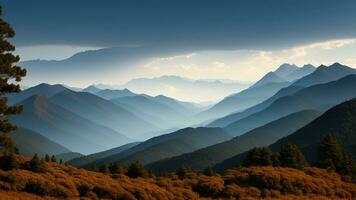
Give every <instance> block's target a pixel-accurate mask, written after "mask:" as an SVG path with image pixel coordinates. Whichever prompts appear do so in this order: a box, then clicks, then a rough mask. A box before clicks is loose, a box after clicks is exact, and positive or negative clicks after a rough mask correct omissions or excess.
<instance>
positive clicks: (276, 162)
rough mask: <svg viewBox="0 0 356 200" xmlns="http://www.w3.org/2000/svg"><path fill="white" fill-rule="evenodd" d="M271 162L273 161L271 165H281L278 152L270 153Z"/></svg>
mask: <svg viewBox="0 0 356 200" xmlns="http://www.w3.org/2000/svg"><path fill="white" fill-rule="evenodd" d="M271 159H272V163H273V167H279V166H281V162H280V161H279V153H278V152H277V153H273V155H272V158H271Z"/></svg>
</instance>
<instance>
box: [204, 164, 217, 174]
mask: <svg viewBox="0 0 356 200" xmlns="http://www.w3.org/2000/svg"><path fill="white" fill-rule="evenodd" d="M203 174H204V175H205V176H214V174H215V172H214V170H213V168H212V167H211V166H207V167H206V168H205V169H204V171H203Z"/></svg>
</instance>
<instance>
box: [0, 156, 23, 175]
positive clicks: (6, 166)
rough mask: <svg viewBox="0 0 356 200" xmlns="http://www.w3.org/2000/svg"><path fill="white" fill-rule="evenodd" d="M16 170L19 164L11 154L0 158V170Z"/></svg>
mask: <svg viewBox="0 0 356 200" xmlns="http://www.w3.org/2000/svg"><path fill="white" fill-rule="evenodd" d="M18 168H19V164H18V163H17V160H16V157H15V155H14V154H13V153H6V154H5V155H3V156H1V157H0V169H2V170H5V171H8V170H12V169H18Z"/></svg>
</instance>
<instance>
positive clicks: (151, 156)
mask: <svg viewBox="0 0 356 200" xmlns="http://www.w3.org/2000/svg"><path fill="white" fill-rule="evenodd" d="M229 139H231V136H230V135H229V134H227V133H226V132H225V131H224V130H223V129H221V128H203V127H200V128H184V129H180V130H178V131H176V132H173V133H169V134H166V135H161V136H158V137H155V138H151V139H149V140H147V141H145V142H142V143H141V144H139V145H137V146H135V147H133V148H131V149H128V150H127V151H123V152H121V153H119V154H117V155H112V156H109V157H106V158H103V159H101V160H97V161H95V163H98V164H103V163H110V162H113V161H115V160H119V161H121V162H123V163H129V162H132V161H135V160H139V161H140V162H142V163H143V164H148V163H150V162H154V161H157V160H160V159H164V158H168V157H172V156H177V155H180V154H184V153H188V152H192V151H195V150H197V149H200V148H204V147H207V146H210V145H213V144H216V143H220V142H222V141H226V140H229Z"/></svg>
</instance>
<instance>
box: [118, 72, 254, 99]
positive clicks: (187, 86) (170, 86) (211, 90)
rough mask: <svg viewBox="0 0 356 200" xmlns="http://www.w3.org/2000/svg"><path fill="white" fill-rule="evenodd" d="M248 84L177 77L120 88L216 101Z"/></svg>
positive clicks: (135, 82)
mask: <svg viewBox="0 0 356 200" xmlns="http://www.w3.org/2000/svg"><path fill="white" fill-rule="evenodd" d="M249 85H250V83H242V82H236V81H225V80H192V79H187V78H183V77H179V76H161V77H156V78H138V79H133V80H131V81H129V82H127V83H126V84H124V85H122V86H120V88H128V89H130V90H132V91H135V92H136V93H144V94H149V95H151V96H157V95H161V94H164V95H165V96H169V97H172V98H174V99H179V100H182V101H193V102H202V101H214V102H216V101H218V100H220V98H221V97H224V96H227V95H230V94H233V93H236V92H239V91H241V90H243V89H245V88H247V87H248V86H249Z"/></svg>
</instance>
